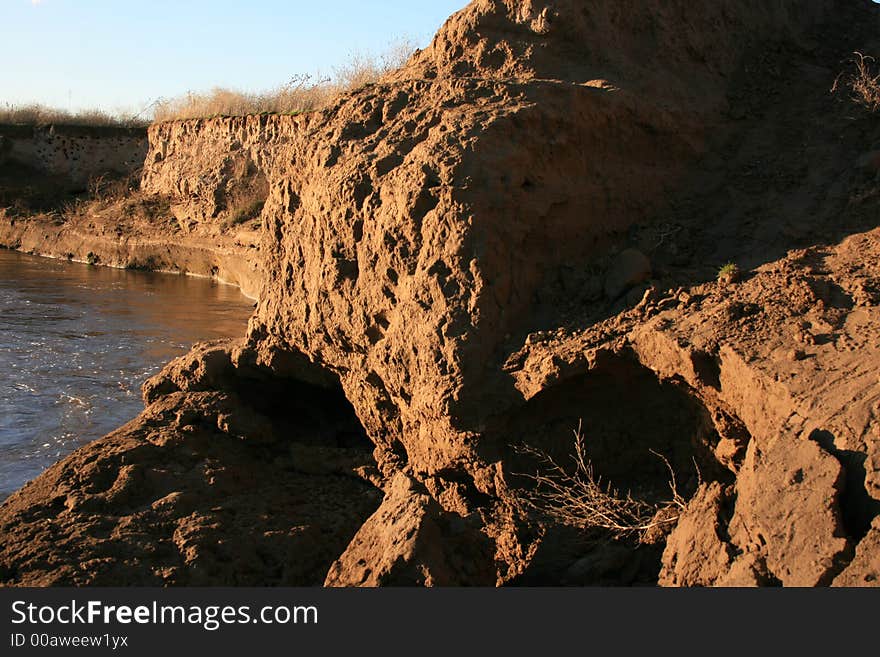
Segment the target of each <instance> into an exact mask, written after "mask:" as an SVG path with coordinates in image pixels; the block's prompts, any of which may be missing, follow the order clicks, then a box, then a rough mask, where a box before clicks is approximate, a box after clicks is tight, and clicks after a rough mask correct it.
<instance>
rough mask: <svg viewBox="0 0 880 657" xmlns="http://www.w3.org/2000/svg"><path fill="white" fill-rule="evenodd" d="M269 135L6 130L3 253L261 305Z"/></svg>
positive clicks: (250, 128) (231, 128)
mask: <svg viewBox="0 0 880 657" xmlns="http://www.w3.org/2000/svg"><path fill="white" fill-rule="evenodd" d="M285 118H288V119H289V117H285ZM286 123H288V124H290V123H294V124H295V123H296V121H295V120H288V121H287V122H286ZM267 125H268V121H267V118H266V117H247V118H241V119H229V120H224V119H220V120H217V121H209V122H206V121H198V120H195V121H185V122H184V121H182V122H172V123H165V124H158V125H154V126H151V128H150V129H149V131H148V132H144V133H142V135H141V136H138V135H139V134H140V133H137V132H136V131H128V132H122V133H120V130H112V129H109V128H100V129H99V128H91V129H88V130H86V129H83V130H80V131H79V132H77V131H76V130H74V129H72V128H69V127H64V128H61V127H59V128H56V127H54V126H48V127H44V128H40V129H37V128H27V127H24V126H16V127H12V126H0V247H5V248H10V249H14V250H18V251H22V252H25V253H29V254H32V255H40V256H46V257H51V258H63V259H68V260H73V261H78V262H87V263H89V264H93V265H100V266H109V267H118V268H128V269H145V270H152V271H162V272H169V273H180V274H189V275H194V276H204V277H209V278H214V279H216V280H218V281H221V282H224V283H229V284H232V285H237V286H238V287H240V288H241V290H242V291H243V293H244V294H245V295H247V296H248V297H250V298H253V299H256V298H258V296H259V291H260V285H261V284H262V268H261V255H260V241H261V225H260V223H261V219H260V215H261V211H262V208H263V205H264V203H265V201H266V198H267V196H268V193H269V190H268V183H267V180H266V176H265V175H264V173H263V168H264V166H265V164H266V161H265V160H266V157H265V155H263V156H260V155H257V154H255V152H254V151H255V150H256V146H257V145H258V144H264V142H265V140H266V139H265V137H266V135H265V129H266V127H267ZM13 128H14V129H13ZM243 142H244V143H246V144H247V143H249V145H250V147H251V148H250V149H248V148H247V147H244V148H243V147H242V143H243ZM108 153H112V156H111V155H108Z"/></svg>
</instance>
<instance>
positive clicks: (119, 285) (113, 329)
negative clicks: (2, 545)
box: [0, 249, 253, 501]
mask: <svg viewBox="0 0 880 657" xmlns="http://www.w3.org/2000/svg"><path fill="white" fill-rule="evenodd" d="M252 310H253V301H251V300H249V299H247V298H246V297H244V296H243V295H242V294H241V293H240V292H239V290H238V288H235V287H231V286H228V285H222V284H218V283H216V282H213V281H210V280H207V279H199V278H192V277H188V276H176V275H169V274H156V273H151V272H137V271H122V270H116V269H108V268H105V267H90V266H88V265H81V264H76V263H68V262H64V261H59V260H50V259H46V258H36V257H33V256H26V255H22V254H19V253H16V252H13V251H5V250H2V249H0V501H2V500H3V499H5V498H6V497H7V496H8V495H9V494H10V493H11V492H13V491H15V490H17V489H18V488H20V487H21V486H22V485H23V484H24V483H25V482H27V481H28V480H30V479H32V478H33V477H35V476H36V475H38V474H39V473H40V472H42V471H43V470H44V469H45V468H46V467H48V466H49V465H51V464H52V463H54V462H56V461H57V460H58V459H60V458H62V457H64V456H66V455H67V454H69V453H70V452H72V451H73V450H74V449H76V448H77V447H79V446H81V445H83V444H85V443H87V442H89V441H91V440H94V439H95V438H99V437H101V436H103V435H104V434H106V433H108V432H109V431H111V430H113V429H115V428H117V427H118V426H120V425H122V424H124V423H125V422H127V421H128V420H130V419H132V418H134V417H135V416H136V415H137V414H138V413H139V412H140V411H141V410H142V409H143V402H142V401H141V396H140V386H141V384H142V383H143V381H144V380H145V379H146V378H148V377H149V376H151V375H152V374H155V373H156V372H158V371H159V370H160V369H161V367H162V366H163V365H164V364H165V363H167V362H168V361H169V360H171V359H172V358H174V357H175V356H178V355H180V354H183V353H185V352H186V351H187V350H188V349H189V348H190V346H191V345H192V343H194V342H197V341H200V340H209V339H214V338H220V337H234V336H239V335H244V332H245V329H246V326H247V319H248V317H249V316H250V314H251V312H252Z"/></svg>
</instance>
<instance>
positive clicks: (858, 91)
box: [831, 52, 880, 112]
mask: <svg viewBox="0 0 880 657" xmlns="http://www.w3.org/2000/svg"><path fill="white" fill-rule="evenodd" d="M874 61H875V60H874V58H873V57H869V56H867V55H863V54H862V53H860V52H855V53H853V58H852V61H851V63H852V68H851V70H850V71H844V72H843V73H841V74H840V75H838V76H837V79H836V80H835V81H834V86H833V87H831V92H832V93H837V92H838V91H840V90H841V88H843V89H846V90H848V91H849V93H850V97H851V98H852V100H853V101H855V102H856V103H857V104H858V105H861V106H862V107H864V108H865V109H866V110H868V111H869V112H877V111H878V110H880V71H878V70H875V69H874V67H873V66H872V64H873V63H874Z"/></svg>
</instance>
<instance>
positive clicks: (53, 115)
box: [0, 103, 149, 127]
mask: <svg viewBox="0 0 880 657" xmlns="http://www.w3.org/2000/svg"><path fill="white" fill-rule="evenodd" d="M0 123H12V124H20V125H38V126H44V125H77V126H112V127H144V126H146V125H147V124H148V123H149V121H148V120H146V119H138V118H133V117H126V116H120V115H113V114H108V113H107V112H102V111H101V110H97V109H95V110H84V111H80V112H68V111H67V110H62V109H57V108H53V107H46V106H45V105H40V104H38V103H31V104H29V105H11V104H9V103H7V104H5V105H4V106H3V107H2V108H0Z"/></svg>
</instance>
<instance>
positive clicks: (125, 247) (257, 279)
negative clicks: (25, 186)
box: [0, 200, 262, 300]
mask: <svg viewBox="0 0 880 657" xmlns="http://www.w3.org/2000/svg"><path fill="white" fill-rule="evenodd" d="M153 204H156V205H159V206H161V205H162V201H161V200H151V201H148V202H146V203H141V204H140V207H141V208H142V209H146V208H149V207H153ZM0 248H8V249H12V250H15V251H20V252H22V253H27V254H29V255H37V256H43V257H48V258H57V259H62V260H70V261H73V262H83V263H87V264H91V265H97V266H105V267H115V268H118V269H137V270H146V271H157V272H163V273H171V274H186V275H190V276H199V277H205V278H212V279H215V280H217V281H219V282H221V283H226V284H230V285H235V286H238V287H239V288H240V289H241V291H242V293H243V294H244V295H245V296H247V297H249V298H251V299H254V300H256V299H257V298H258V296H259V291H260V284H261V278H262V271H261V266H260V234H259V230H258V229H257V228H256V227H242V228H239V229H235V230H229V231H226V232H224V231H222V230H220V229H219V228H218V229H216V230H191V231H190V232H188V233H184V232H183V230H182V228H181V227H180V225H179V224H177V223H176V222H175V221H174V220H173V218H171V217H170V216H169V217H167V218H165V219H164V220H161V219H159V218H156V219H153V220H150V219H147V218H145V217H144V216H143V215H140V216H138V215H134V214H129V215H128V216H126V215H125V207H121V206H120V204H118V203H114V204H110V205H101V204H99V203H95V202H91V203H85V204H83V207H82V208H81V209H79V210H76V211H73V212H68V213H67V214H64V215H59V214H45V213H43V214H36V215H31V216H10V215H9V213H8V212H7V211H5V210H0Z"/></svg>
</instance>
